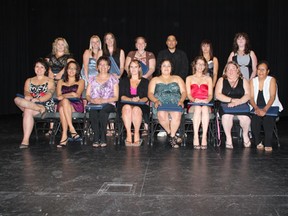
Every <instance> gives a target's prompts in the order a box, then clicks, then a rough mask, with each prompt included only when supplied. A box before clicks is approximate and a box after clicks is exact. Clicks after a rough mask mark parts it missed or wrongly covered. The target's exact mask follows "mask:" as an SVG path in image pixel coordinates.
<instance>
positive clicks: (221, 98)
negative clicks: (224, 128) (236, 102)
mask: <svg viewBox="0 0 288 216" xmlns="http://www.w3.org/2000/svg"><path fill="white" fill-rule="evenodd" d="M222 89H223V77H221V78H220V79H219V80H218V81H217V83H216V87H215V97H216V99H217V100H219V101H221V102H225V103H230V102H231V101H232V98H231V97H228V96H226V95H224V94H222Z"/></svg>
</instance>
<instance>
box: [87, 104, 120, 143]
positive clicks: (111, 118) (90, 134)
mask: <svg viewBox="0 0 288 216" xmlns="http://www.w3.org/2000/svg"><path fill="white" fill-rule="evenodd" d="M104 106H105V104H87V105H86V107H85V113H84V119H83V122H84V123H85V124H84V129H83V131H84V137H85V142H84V144H87V140H88V139H89V140H91V139H93V135H94V133H93V130H92V128H91V122H90V117H89V112H90V111H91V110H101V109H102V108H103V107H104ZM108 124H114V126H115V127H114V129H113V130H115V134H117V133H119V132H118V131H119V129H118V125H119V124H118V115H117V111H116V108H115V111H114V112H111V113H109V117H108ZM116 141H117V136H115V139H114V144H116V143H117V142H116Z"/></svg>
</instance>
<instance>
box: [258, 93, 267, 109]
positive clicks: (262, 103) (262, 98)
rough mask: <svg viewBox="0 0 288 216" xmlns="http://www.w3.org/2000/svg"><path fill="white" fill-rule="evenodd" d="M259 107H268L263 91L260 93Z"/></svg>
mask: <svg viewBox="0 0 288 216" xmlns="http://www.w3.org/2000/svg"><path fill="white" fill-rule="evenodd" d="M257 106H260V107H265V106H266V102H265V99H264V95H263V91H260V90H259V92H258V97H257Z"/></svg>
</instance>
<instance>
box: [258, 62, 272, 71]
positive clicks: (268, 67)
mask: <svg viewBox="0 0 288 216" xmlns="http://www.w3.org/2000/svg"><path fill="white" fill-rule="evenodd" d="M261 64H265V65H266V66H267V70H270V65H269V62H268V61H266V60H261V61H259V62H258V64H257V65H256V68H258V66H259V65H261Z"/></svg>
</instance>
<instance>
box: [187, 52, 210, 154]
mask: <svg viewBox="0 0 288 216" xmlns="http://www.w3.org/2000/svg"><path fill="white" fill-rule="evenodd" d="M191 67H192V75H190V76H188V77H187V78H186V91H187V96H188V98H189V101H191V102H194V103H204V104H205V103H206V104H207V103H209V102H210V101H211V100H212V97H213V86H212V78H211V77H210V76H208V75H207V69H208V64H207V61H206V59H205V58H204V57H203V56H198V57H196V58H195V59H194V61H193V62H192V64H191ZM188 112H189V113H192V112H193V113H194V114H193V131H194V139H193V146H194V148H195V149H200V148H201V149H207V131H208V125H209V112H210V107H208V106H205V105H204V106H203V105H201V106H200V105H199V106H198V105H195V106H194V105H193V106H192V107H190V108H189V110H188ZM201 123H202V141H201V147H200V144H199V127H200V124H201Z"/></svg>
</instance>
